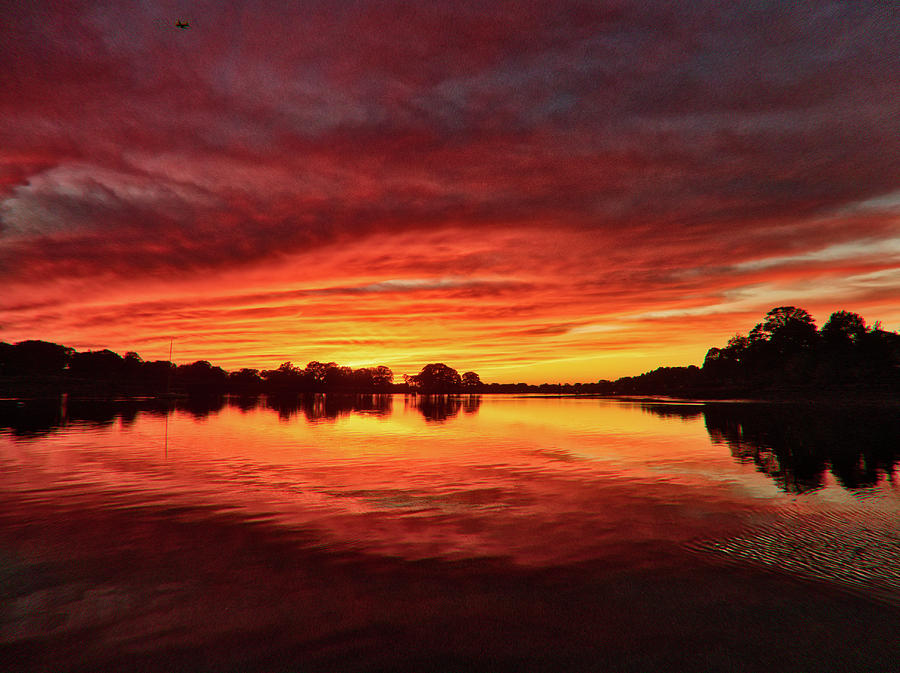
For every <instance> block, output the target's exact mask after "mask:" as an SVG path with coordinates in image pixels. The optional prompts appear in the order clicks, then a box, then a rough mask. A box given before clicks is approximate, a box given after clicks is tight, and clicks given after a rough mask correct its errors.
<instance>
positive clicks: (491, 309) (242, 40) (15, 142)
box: [0, 0, 900, 383]
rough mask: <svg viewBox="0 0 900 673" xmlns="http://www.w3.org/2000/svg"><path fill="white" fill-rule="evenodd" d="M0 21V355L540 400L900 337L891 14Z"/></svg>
mask: <svg viewBox="0 0 900 673" xmlns="http://www.w3.org/2000/svg"><path fill="white" fill-rule="evenodd" d="M0 7H2V17H0V340H2V341H7V342H16V341H21V340H24V339H45V340H49V341H56V342H58V343H64V344H66V345H68V346H73V347H75V348H77V349H79V350H87V349H100V348H111V349H113V350H115V351H117V352H119V353H125V352H126V351H129V350H135V351H138V352H139V353H140V354H141V355H142V356H143V357H144V358H145V359H148V360H151V359H164V358H166V357H168V352H169V343H170V339H174V348H175V352H174V358H173V359H174V360H175V361H176V362H178V363H183V362H192V361H194V360H197V359H207V360H210V361H211V362H213V363H214V364H218V365H221V366H223V367H225V368H226V369H235V368H238V367H243V366H250V367H259V368H271V367H275V366H277V365H278V364H280V363H281V362H284V361H287V360H290V361H292V362H294V364H298V365H300V366H302V365H304V364H305V363H306V362H308V361H310V360H320V361H329V360H333V361H336V362H338V363H340V364H346V365H351V366H354V367H359V366H367V365H373V364H386V365H388V366H390V367H391V368H392V369H393V370H394V371H395V373H397V374H400V373H415V372H417V371H418V370H419V369H421V367H422V366H423V365H424V364H426V363H428V362H445V363H447V364H449V365H451V366H453V367H455V368H457V369H459V370H460V371H465V370H470V369H472V370H475V371H477V372H479V373H480V374H481V377H482V379H484V380H485V381H499V382H516V381H525V382H529V383H540V382H543V381H550V382H557V381H596V380H597V379H601V378H616V377H618V376H622V375H629V374H639V373H641V372H643V371H646V370H648V369H652V368H654V367H656V366H658V365H686V364H700V363H702V361H703V356H704V354H705V353H706V350H707V348H709V347H710V346H715V345H722V344H724V343H725V342H726V341H727V340H728V338H729V337H730V336H731V335H732V334H734V333H735V332H743V333H746V332H747V331H748V330H749V329H750V328H752V327H753V325H754V324H755V323H757V322H759V321H760V320H761V319H762V317H763V315H764V314H765V312H766V311H768V310H769V309H771V308H772V307H774V306H779V305H794V306H799V307H802V308H805V309H807V310H808V311H810V313H812V314H813V316H814V317H815V318H816V320H817V322H818V324H819V325H820V326H821V325H822V324H823V323H824V322H825V320H826V319H827V317H828V315H829V314H830V313H831V312H832V311H834V310H838V309H846V310H850V311H856V312H858V313H860V314H862V315H863V316H864V317H865V318H866V319H867V320H868V321H869V322H874V321H875V320H881V321H882V322H883V326H884V328H885V329H890V330H897V329H900V132H898V129H900V121H898V120H900V48H898V45H900V18H898V13H897V9H896V6H894V5H893V4H892V3H889V2H884V3H883V2H840V3H831V2H825V1H823V2H816V3H786V2H763V1H760V0H754V1H752V2H740V1H735V2H732V1H717V2H701V1H697V2H655V1H654V0H623V1H620V2H599V1H597V0H593V1H587V2H566V1H555V2H528V1H527V0H516V1H515V2H506V1H505V0H492V1H491V2H485V1H478V2H475V1H471V2H462V1H459V2H445V1H442V0H429V1H428V2H410V1H409V0H407V1H404V2H392V1H390V0H358V1H355V2H350V1H347V2H344V1H342V0H297V1H295V2H274V1H271V2H270V1H263V0H260V1H258V2H243V3H242V2H227V3H226V2H215V3H212V2H211V3H203V2H180V3H175V2H122V1H121V0H119V1H116V2H108V3H104V2H97V1H91V2H83V3H82V2H66V3H60V2H40V1H37V2H2V3H0ZM179 19H182V20H185V21H188V22H189V23H190V28H188V29H183V30H182V29H178V28H176V27H175V21H176V20H179Z"/></svg>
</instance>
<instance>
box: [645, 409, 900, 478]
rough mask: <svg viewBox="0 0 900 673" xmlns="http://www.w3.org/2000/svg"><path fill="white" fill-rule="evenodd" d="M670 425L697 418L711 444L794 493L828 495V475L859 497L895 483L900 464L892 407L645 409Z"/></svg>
mask: <svg viewBox="0 0 900 673" xmlns="http://www.w3.org/2000/svg"><path fill="white" fill-rule="evenodd" d="M642 408H643V409H644V410H646V411H648V412H650V413H653V414H655V415H659V416H664V417H667V418H671V417H676V416H680V417H681V418H684V419H690V418H699V417H700V415H701V414H702V416H703V418H704V422H705V424H706V430H707V432H708V433H709V436H710V439H711V440H712V441H713V442H714V443H717V444H723V445H725V446H727V447H728V448H729V449H730V450H731V454H732V455H733V456H734V458H735V459H736V460H737V461H739V462H741V463H754V464H755V465H756V466H757V469H759V471H761V472H763V473H765V474H767V475H769V476H770V477H772V479H774V480H775V482H776V483H777V484H778V485H779V486H780V487H781V488H782V489H783V490H785V491H787V492H789V493H805V492H808V491H812V490H815V489H819V488H822V487H823V486H824V485H825V474H826V472H828V471H830V472H831V474H833V475H834V477H835V478H836V479H837V481H838V483H840V484H841V485H842V486H843V487H844V488H847V489H851V490H856V489H863V488H867V487H872V486H877V485H878V484H879V483H880V482H881V481H882V480H883V479H886V478H887V479H892V478H893V474H894V468H895V466H896V464H897V463H898V461H900V446H898V443H897V437H900V415H898V413H897V408H896V407H894V406H889V405H888V406H883V407H882V406H874V405H867V406H863V405H854V406H839V405H831V404H828V405H826V404H789V403H727V402H721V403H716V402H710V403H705V404H703V405H702V406H701V405H697V404H691V405H684V406H682V405H673V404H655V403H647V404H642Z"/></svg>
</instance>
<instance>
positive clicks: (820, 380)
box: [600, 306, 900, 396]
mask: <svg viewBox="0 0 900 673" xmlns="http://www.w3.org/2000/svg"><path fill="white" fill-rule="evenodd" d="M600 383H601V388H602V391H601V392H604V393H614V394H664V395H676V396H698V395H704V396H715V395H719V394H735V393H738V394H766V393H778V392H785V393H789V392H793V391H810V390H827V389H844V390H853V389H856V390H861V389H862V390H864V389H874V390H884V391H897V390H900V334H897V333H896V332H888V331H885V330H882V329H881V327H880V325H879V323H877V322H876V323H875V325H874V326H871V327H869V326H867V325H866V322H865V320H863V318H862V317H861V316H860V315H859V314H857V313H851V312H849V311H836V312H834V313H832V314H831V316H830V317H829V318H828V321H827V322H826V323H825V325H824V326H823V327H822V329H821V330H819V329H817V328H816V324H815V321H814V320H813V319H812V316H810V315H809V313H807V312H806V311H805V310H803V309H801V308H796V307H794V306H779V307H777V308H773V309H772V310H771V311H769V312H768V313H767V314H766V317H765V319H764V320H763V321H762V322H761V323H759V324H757V325H756V326H755V327H754V328H753V329H752V330H750V332H749V334H747V335H742V334H736V335H735V336H733V337H732V338H731V339H730V340H729V341H728V344H727V345H726V346H724V347H723V348H710V349H709V351H708V352H707V354H706V358H705V360H704V362H703V366H702V367H697V366H695V365H691V366H689V367H660V368H658V369H655V370H653V371H651V372H647V373H646V374H641V375H640V376H633V377H624V378H621V379H618V380H617V381H601V382H600Z"/></svg>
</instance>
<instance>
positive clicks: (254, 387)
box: [228, 367, 263, 395]
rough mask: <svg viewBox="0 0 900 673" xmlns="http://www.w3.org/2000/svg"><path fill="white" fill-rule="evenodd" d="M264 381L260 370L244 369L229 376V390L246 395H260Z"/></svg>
mask: <svg viewBox="0 0 900 673" xmlns="http://www.w3.org/2000/svg"><path fill="white" fill-rule="evenodd" d="M262 384H263V380H262V377H261V376H260V374H259V370H258V369H250V368H248V367H244V368H243V369H241V370H239V371H236V372H230V373H229V374H228V390H229V391H230V392H234V393H241V394H244V395H247V394H252V393H258V392H259V391H260V390H262Z"/></svg>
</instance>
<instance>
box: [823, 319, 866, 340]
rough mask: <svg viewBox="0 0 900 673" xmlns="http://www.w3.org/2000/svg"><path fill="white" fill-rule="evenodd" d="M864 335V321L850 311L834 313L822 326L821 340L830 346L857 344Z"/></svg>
mask: <svg viewBox="0 0 900 673" xmlns="http://www.w3.org/2000/svg"><path fill="white" fill-rule="evenodd" d="M865 333H866V321H865V320H863V318H862V316H861V315H859V314H858V313H851V312H850V311H835V312H834V313H832V314H831V316H830V317H829V318H828V322H826V323H825V325H823V326H822V338H824V339H825V341H826V342H828V343H832V344H844V343H851V344H852V343H857V342H858V341H859V340H860V339H862V338H863V335H864V334H865Z"/></svg>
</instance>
